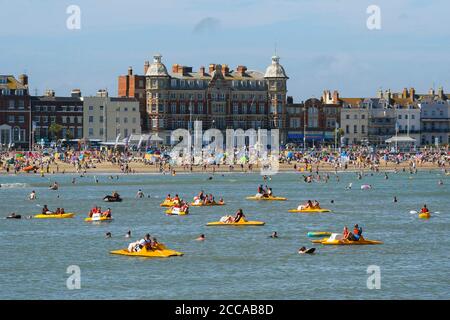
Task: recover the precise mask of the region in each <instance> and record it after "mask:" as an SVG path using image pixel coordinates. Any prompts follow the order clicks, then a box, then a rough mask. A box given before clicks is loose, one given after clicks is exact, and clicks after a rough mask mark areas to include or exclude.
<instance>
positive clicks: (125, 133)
mask: <svg viewBox="0 0 450 320" xmlns="http://www.w3.org/2000/svg"><path fill="white" fill-rule="evenodd" d="M123 135H124V136H125V137H128V129H127V128H125V129H124V130H123Z"/></svg>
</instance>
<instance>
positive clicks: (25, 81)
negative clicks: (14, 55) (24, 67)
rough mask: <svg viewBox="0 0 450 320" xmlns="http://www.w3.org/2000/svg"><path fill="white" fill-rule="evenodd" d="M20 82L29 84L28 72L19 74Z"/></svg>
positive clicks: (25, 84)
mask: <svg viewBox="0 0 450 320" xmlns="http://www.w3.org/2000/svg"><path fill="white" fill-rule="evenodd" d="M19 82H20V83H21V84H23V85H24V86H28V76H27V75H26V74H21V75H20V76H19Z"/></svg>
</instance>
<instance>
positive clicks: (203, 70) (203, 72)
mask: <svg viewBox="0 0 450 320" xmlns="http://www.w3.org/2000/svg"><path fill="white" fill-rule="evenodd" d="M199 73H200V75H201V76H204V75H205V67H204V66H201V67H200V71H199Z"/></svg>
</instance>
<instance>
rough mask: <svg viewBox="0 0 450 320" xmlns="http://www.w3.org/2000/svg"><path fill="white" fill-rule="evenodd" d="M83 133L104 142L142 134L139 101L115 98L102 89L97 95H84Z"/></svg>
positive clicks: (86, 136)
mask: <svg viewBox="0 0 450 320" xmlns="http://www.w3.org/2000/svg"><path fill="white" fill-rule="evenodd" d="M83 124H84V126H83V135H84V138H87V139H89V140H100V141H102V142H115V141H116V139H119V141H123V139H126V138H129V137H130V136H131V135H132V134H136V135H139V134H141V125H140V113H139V101H138V100H136V99H134V98H113V97H109V96H108V93H107V92H106V91H104V90H100V91H99V92H98V93H97V96H95V97H83Z"/></svg>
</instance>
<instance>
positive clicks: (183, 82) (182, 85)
mask: <svg viewBox="0 0 450 320" xmlns="http://www.w3.org/2000/svg"><path fill="white" fill-rule="evenodd" d="M185 85H186V81H184V80H180V87H183V88H184V86H185Z"/></svg>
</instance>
